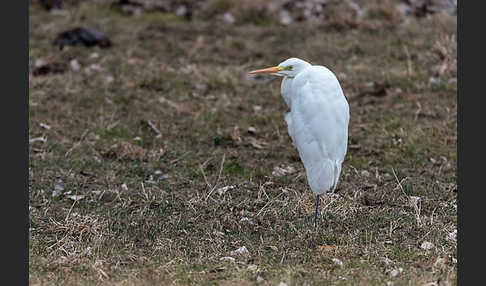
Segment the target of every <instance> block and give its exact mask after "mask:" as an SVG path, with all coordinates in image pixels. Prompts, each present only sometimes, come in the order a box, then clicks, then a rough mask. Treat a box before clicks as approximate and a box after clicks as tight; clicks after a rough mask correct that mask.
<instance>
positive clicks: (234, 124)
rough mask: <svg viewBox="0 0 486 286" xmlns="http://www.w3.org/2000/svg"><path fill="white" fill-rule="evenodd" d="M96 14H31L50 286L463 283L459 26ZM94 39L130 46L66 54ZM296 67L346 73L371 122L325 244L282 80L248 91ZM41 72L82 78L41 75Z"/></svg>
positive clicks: (36, 279)
mask: <svg viewBox="0 0 486 286" xmlns="http://www.w3.org/2000/svg"><path fill="white" fill-rule="evenodd" d="M213 2H214V3H216V2H218V1H213ZM219 2H221V1H219ZM385 2H386V1H385ZM214 3H213V5H216V4H214ZM221 3H222V2H221ZM248 3H249V2H248ZM385 4H386V3H385ZM93 5H94V4H80V5H77V6H75V7H74V8H72V9H71V10H69V11H70V12H69V13H68V14H66V15H52V14H50V13H47V12H45V11H43V10H41V9H40V8H39V7H38V6H36V5H31V7H30V29H29V33H30V34H29V42H30V49H29V61H30V71H31V73H30V79H29V91H30V94H29V126H30V128H29V137H30V139H35V138H42V139H35V140H31V143H30V144H29V198H30V200H29V220H30V231H29V238H30V239H29V270H30V275H29V280H30V283H31V284H32V285H46V284H47V285H51V284H54V285H58V284H66V285H85V284H89V285H92V284H103V285H147V284H149V285H150V284H174V285H187V284H191V285H215V284H216V285H255V284H258V285H278V283H280V282H285V283H287V285H358V284H359V285H383V284H387V283H388V282H391V283H393V284H392V285H395V286H396V285H456V281H455V279H456V272H457V264H456V260H455V259H456V258H457V248H456V239H455V235H454V231H456V229H457V218H456V211H457V202H456V192H457V188H456V160H457V158H456V140H457V132H456V126H457V105H456V98H457V96H456V92H457V86H456V82H455V76H456V62H457V59H456V48H455V45H456V19H455V17H451V16H447V15H433V16H430V17H425V18H417V19H416V18H409V19H408V20H406V21H402V20H401V19H400V20H399V21H395V20H394V19H393V17H395V16H393V15H392V14H391V15H389V14H386V15H385V16H383V15H382V14H383V13H384V12H380V13H382V14H380V15H381V16H380V17H381V18H380V17H378V16H377V17H375V18H373V19H371V18H370V19H368V20H367V19H364V20H360V21H357V22H355V23H351V24H350V23H344V24H343V23H342V22H339V21H340V20H339V21H338V20H336V21H338V22H336V23H338V24H337V25H330V26H326V25H321V24H319V23H298V24H292V25H288V26H281V25H275V24H272V23H271V22H269V23H265V22H261V23H257V25H255V24H251V23H253V21H251V20H247V21H249V22H250V24H248V23H245V22H244V21H242V22H241V23H238V24H237V25H222V24H220V22H217V21H210V20H205V21H201V20H198V19H196V20H194V21H191V22H188V21H187V20H185V19H184V18H183V17H180V18H178V17H174V16H173V15H168V14H165V13H161V12H156V13H144V14H141V15H140V16H137V17H132V16H126V15H124V14H122V13H121V12H120V11H119V10H117V9H115V8H113V7H112V6H108V5H103V4H99V5H96V6H93ZM221 5H222V4H221ZM242 5H243V4H242ZM387 5H388V4H387ZM223 8H224V7H223ZM223 8H220V9H223ZM227 8H228V7H227ZM230 8H231V7H229V8H228V9H230ZM225 9H226V8H225ZM378 14H379V13H378V12H377V14H376V15H378ZM390 23H391V24H390ZM78 25H79V26H94V27H98V28H100V29H101V30H102V31H104V32H106V33H107V34H108V35H110V37H111V40H112V42H113V46H112V47H111V48H108V49H100V48H98V47H94V48H90V49H88V48H85V47H66V48H65V49H64V50H62V51H59V50H58V49H56V48H55V47H53V46H52V45H51V43H50V41H51V39H53V38H54V37H55V35H56V34H57V33H58V32H60V31H62V30H63V29H65V28H67V27H74V26H78ZM336 27H338V28H337V29H336ZM93 53H97V55H94V54H93ZM290 56H297V57H301V58H304V59H307V60H309V61H311V62H313V63H317V64H323V65H326V66H328V67H329V68H330V69H331V70H333V71H334V72H335V73H336V75H337V76H338V78H339V80H340V82H341V83H342V86H343V89H344V91H345V94H346V96H347V98H348V100H349V102H350V108H351V122H350V130H349V134H350V138H349V150H348V154H347V156H346V159H345V162H344V166H343V174H342V178H341V180H340V185H339V187H338V189H337V191H336V193H335V194H334V195H330V196H327V197H325V198H323V199H322V201H321V208H320V227H319V228H317V229H315V228H314V227H313V224H312V219H313V210H314V197H313V195H312V193H311V192H310V190H309V188H308V186H307V182H306V178H305V173H304V170H303V167H302V164H301V163H300V159H299V157H298V153H297V151H296V150H295V149H294V148H293V147H292V144H291V143H290V139H289V137H288V135H287V129H286V126H285V122H284V120H283V115H284V113H285V112H286V106H285V103H284V102H283V100H281V98H280V97H279V95H278V94H279V86H280V81H279V80H276V79H270V78H251V77H248V76H247V75H246V72H247V71H248V70H251V69H254V68H258V67H263V66H269V65H274V64H278V63H279V62H281V61H283V60H284V59H286V58H288V57H290ZM39 59H42V60H43V61H44V62H46V63H51V64H54V63H57V64H62V65H65V66H66V67H67V69H66V71H65V72H61V73H52V74H46V75H34V74H33V71H34V69H35V63H36V61H37V60H39ZM73 59H76V60H77V61H78V63H79V64H80V66H81V69H80V70H77V71H73V70H71V68H70V66H71V65H70V62H71V60H73ZM93 65H94V66H93ZM250 127H251V128H250ZM289 166H290V167H291V168H288V167H289ZM276 167H280V168H283V169H287V170H291V169H292V168H293V171H291V172H288V173H285V174H283V175H278V174H277V173H273V171H274V170H275V168H276ZM272 173H273V174H272ZM225 187H226V188H225ZM54 191H55V192H54ZM76 199H77V200H76ZM424 242H426V243H425V244H424ZM427 242H430V243H432V247H431V248H427V247H426V246H427ZM424 245H425V246H424ZM242 246H245V247H246V249H247V250H248V253H242V254H238V253H235V252H234V251H235V250H237V249H239V248H240V247H242ZM422 246H424V247H422ZM424 248H425V249H424ZM224 257H232V258H233V259H231V258H224ZM427 283H429V284H427ZM430 283H436V284H430Z"/></svg>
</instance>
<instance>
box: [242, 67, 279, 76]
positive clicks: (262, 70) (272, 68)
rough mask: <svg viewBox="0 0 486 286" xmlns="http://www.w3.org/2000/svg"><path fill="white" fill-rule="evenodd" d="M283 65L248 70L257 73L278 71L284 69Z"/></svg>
mask: <svg viewBox="0 0 486 286" xmlns="http://www.w3.org/2000/svg"><path fill="white" fill-rule="evenodd" d="M283 69H284V68H283V67H271V68H266V69H259V70H254V71H250V72H248V73H249V74H257V73H276V72H279V71H281V70H283Z"/></svg>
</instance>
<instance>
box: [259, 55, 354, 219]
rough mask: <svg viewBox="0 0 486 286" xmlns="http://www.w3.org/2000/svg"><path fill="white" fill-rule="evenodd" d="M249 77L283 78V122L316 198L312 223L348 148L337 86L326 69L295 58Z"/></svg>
mask: <svg viewBox="0 0 486 286" xmlns="http://www.w3.org/2000/svg"><path fill="white" fill-rule="evenodd" d="M250 73H251V74H256V73H271V74H273V75H278V76H283V80H282V85H281V93H282V97H283V99H284V100H285V103H287V105H288V107H289V108H290V112H288V113H287V114H286V115H285V121H286V122H287V127H288V132H289V135H290V137H291V138H292V142H293V144H294V145H295V147H296V148H297V150H298V152H299V155H300V158H301V160H302V163H303V164H304V168H305V170H306V174H307V181H308V183H309V186H310V187H311V189H312V192H313V193H315V194H316V195H317V197H316V212H315V220H316V219H317V208H318V203H319V195H320V194H324V193H326V192H328V191H329V190H331V189H332V190H333V191H334V189H335V188H336V185H337V183H338V181H339V175H340V174H341V165H342V163H343V161H344V156H345V155H346V150H347V145H348V144H347V143H348V125H349V105H348V102H347V100H346V98H345V97H344V94H343V91H342V89H341V85H340V84H339V82H338V80H337V78H336V76H335V75H334V74H333V73H332V72H331V71H330V70H329V69H327V68H326V67H323V66H315V65H311V64H309V63H308V62H306V61H303V60H301V59H297V58H290V59H288V60H286V61H284V62H282V63H280V64H279V65H278V66H276V67H271V68H266V69H260V70H255V71H251V72H250ZM315 222H316V221H315Z"/></svg>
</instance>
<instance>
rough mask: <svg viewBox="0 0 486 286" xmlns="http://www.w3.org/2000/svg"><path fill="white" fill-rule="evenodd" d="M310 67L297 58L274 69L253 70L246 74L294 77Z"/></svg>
mask: <svg viewBox="0 0 486 286" xmlns="http://www.w3.org/2000/svg"><path fill="white" fill-rule="evenodd" d="M310 66H311V64H309V63H308V62H306V61H303V60H301V59H298V58H290V59H287V60H285V61H283V62H281V63H280V64H279V65H278V66H276V67H271V68H264V69H259V70H254V71H251V72H248V73H249V74H263V73H269V74H272V75H277V76H284V77H295V76H296V75H297V74H298V73H299V72H301V71H303V70H304V69H305V68H307V67H310Z"/></svg>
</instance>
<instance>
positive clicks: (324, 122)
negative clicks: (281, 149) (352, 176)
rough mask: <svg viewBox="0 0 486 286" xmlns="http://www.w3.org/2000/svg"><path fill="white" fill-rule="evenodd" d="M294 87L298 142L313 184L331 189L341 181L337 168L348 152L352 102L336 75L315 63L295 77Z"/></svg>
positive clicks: (293, 119)
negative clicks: (338, 179)
mask: <svg viewBox="0 0 486 286" xmlns="http://www.w3.org/2000/svg"><path fill="white" fill-rule="evenodd" d="M292 91H293V93H294V97H293V99H292V106H291V114H292V128H293V137H294V140H295V145H296V146H297V149H298V150H299V155H300V157H301V159H302V162H303V163H304V166H305V168H306V171H307V173H308V179H309V183H310V184H311V188H312V183H313V184H314V185H315V186H317V187H316V188H318V189H326V190H324V191H327V190H328V189H329V187H330V186H332V185H335V184H336V183H337V178H336V168H338V169H339V170H338V171H339V172H340V166H341V163H342V161H343V160H344V156H345V155H346V149H347V140H348V123H349V106H348V103H347V101H346V98H345V97H344V95H343V92H342V89H341V86H340V85H339V82H338V81H337V79H336V77H335V76H334V74H332V73H331V72H330V71H329V70H327V69H325V68H322V69H321V68H318V67H315V66H313V67H312V68H309V69H307V70H306V71H304V72H302V73H301V74H299V75H298V76H297V77H296V78H295V79H294V81H293V84H292ZM337 176H339V173H338V174H337ZM311 181H313V182H311ZM313 191H315V190H314V188H313ZM315 192H316V191H315ZM317 192H320V190H318V191H317Z"/></svg>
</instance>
